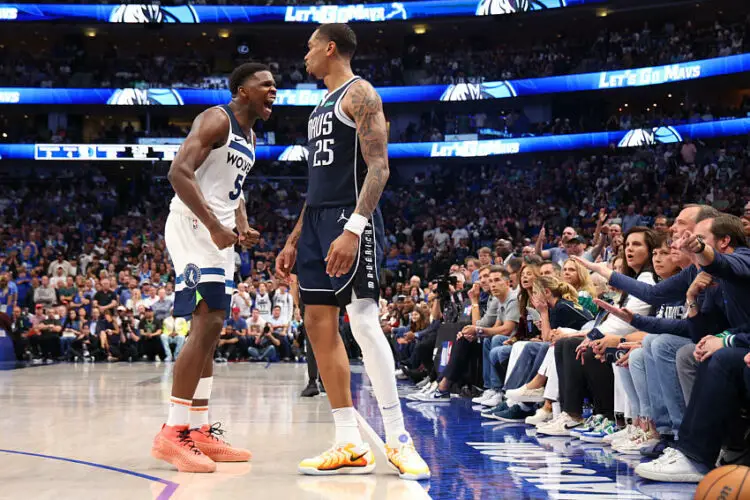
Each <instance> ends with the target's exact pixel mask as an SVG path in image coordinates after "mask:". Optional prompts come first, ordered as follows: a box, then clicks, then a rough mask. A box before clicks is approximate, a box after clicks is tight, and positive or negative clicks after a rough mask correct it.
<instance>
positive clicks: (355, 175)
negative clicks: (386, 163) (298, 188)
mask: <svg viewBox="0 0 750 500" xmlns="http://www.w3.org/2000/svg"><path fill="white" fill-rule="evenodd" d="M358 80H359V77H358V76H355V77H353V78H352V79H351V80H349V81H348V82H346V83H345V84H344V85H342V86H341V87H339V88H337V89H336V90H334V91H333V92H331V93H329V94H327V95H326V97H325V98H324V99H323V100H322V101H321V102H320V104H318V106H317V107H316V108H315V109H314V110H313V112H312V114H311V115H310V120H309V121H308V122H307V148H308V157H307V167H308V171H309V174H308V175H309V184H308V189H307V206H308V207H311V208H329V207H344V206H354V205H356V204H357V199H358V197H359V191H360V189H361V188H362V183H363V182H364V180H365V175H366V174H367V165H366V164H365V161H364V158H363V157H362V152H361V151H360V148H359V138H358V137H357V128H356V125H355V123H354V121H353V120H352V119H351V118H349V117H348V116H347V115H346V114H345V113H344V111H343V110H342V109H341V102H342V100H343V98H344V95H345V94H346V92H347V91H348V90H349V88H351V86H352V84H354V82H356V81H358Z"/></svg>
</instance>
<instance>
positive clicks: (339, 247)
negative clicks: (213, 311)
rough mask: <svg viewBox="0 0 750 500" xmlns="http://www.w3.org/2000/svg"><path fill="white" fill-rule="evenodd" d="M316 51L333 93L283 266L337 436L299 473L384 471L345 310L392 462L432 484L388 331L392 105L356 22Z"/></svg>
mask: <svg viewBox="0 0 750 500" xmlns="http://www.w3.org/2000/svg"><path fill="white" fill-rule="evenodd" d="M308 48H309V51H308V53H307V55H306V56H305V66H306V67H307V71H308V73H310V74H311V75H314V76H315V77H316V78H319V79H322V80H323V81H324V83H325V85H326V87H327V88H328V94H327V95H326V96H325V97H324V98H323V100H322V101H321V102H320V104H318V106H317V107H316V108H315V110H314V111H313V112H312V114H311V115H310V120H309V122H308V150H309V155H308V171H309V186H308V190H307V201H306V204H305V207H304V208H303V210H302V214H301V215H300V218H299V220H298V221H297V225H296V226H295V228H294V230H293V231H292V234H291V235H290V236H289V238H288V240H287V242H286V245H285V247H284V249H283V250H282V252H281V253H280V254H279V256H278V257H277V259H276V270H277V272H278V273H279V274H280V275H282V276H288V275H289V273H290V272H291V270H292V267H293V266H294V265H295V263H296V267H297V274H298V279H299V288H300V295H301V299H302V302H303V303H304V304H305V327H306V329H307V333H308V336H309V339H310V341H311V342H312V346H313V350H314V352H315V357H316V359H317V361H318V367H319V369H320V373H321V376H322V377H323V383H324V384H325V387H326V391H327V393H328V399H329V401H330V403H331V407H332V409H333V418H334V421H335V424H336V438H335V443H334V445H333V447H331V448H330V449H328V450H326V451H324V452H323V453H321V454H320V455H318V456H317V457H314V458H310V459H306V460H303V461H302V462H301V463H300V464H299V471H300V472H301V473H303V474H310V475H327V474H367V473H370V472H372V471H373V470H374V468H375V461H374V457H373V454H372V451H371V450H370V448H369V447H368V445H367V444H366V443H365V442H364V441H363V440H362V436H361V435H360V433H359V428H358V425H357V419H356V412H355V410H354V407H353V405H352V396H351V389H350V371H349V360H348V359H347V355H346V350H345V349H344V345H343V342H342V341H341V338H340V336H339V333H338V316H339V308H341V307H345V308H346V311H347V313H348V315H349V319H350V321H351V327H352V333H353V334H354V337H355V339H356V340H357V342H358V343H359V345H360V347H361V348H362V356H363V358H364V364H365V369H366V370H367V374H368V375H369V377H370V380H371V381H372V387H373V390H374V392H375V397H376V398H377V400H378V405H379V406H380V411H381V415H382V417H383V424H384V427H385V432H386V454H387V456H388V461H389V464H390V465H391V467H392V468H394V469H395V470H396V471H397V472H398V473H399V476H400V477H401V478H403V479H415V480H418V479H427V478H429V477H430V470H429V468H428V467H427V464H426V463H425V462H424V460H422V458H421V457H420V456H419V454H418V453H417V451H416V449H415V448H414V443H413V442H412V439H411V437H410V436H409V434H408V433H407V432H406V430H405V428H404V417H403V414H402V413H401V404H400V401H399V398H398V393H397V391H396V381H395V378H394V376H393V366H394V360H393V354H392V353H391V350H390V347H389V346H388V342H387V340H386V338H385V335H384V334H383V331H382V329H381V328H380V318H379V306H378V298H379V294H380V286H379V272H380V269H379V266H380V263H381V262H382V261H383V246H384V240H385V237H384V229H383V218H382V215H381V214H380V210H379V209H378V202H379V200H380V196H381V194H382V193H383V188H384V187H385V184H386V181H387V180H388V175H389V170H388V151H387V146H388V138H387V132H386V123H385V116H384V114H383V104H382V102H381V100H380V96H379V95H378V94H377V92H376V91H375V89H374V88H373V87H372V85H370V84H369V83H368V82H366V81H364V80H362V79H361V78H359V77H357V76H355V75H354V74H353V73H352V69H351V58H352V55H353V54H354V51H355V49H356V48H357V38H356V36H355V34H354V32H353V31H352V29H351V28H350V27H349V26H347V25H346V24H338V23H336V24H324V25H322V26H320V27H319V28H318V29H317V30H316V31H315V33H313V35H312V36H311V37H310V40H309V41H308Z"/></svg>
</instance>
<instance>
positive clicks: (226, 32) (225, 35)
mask: <svg viewBox="0 0 750 500" xmlns="http://www.w3.org/2000/svg"><path fill="white" fill-rule="evenodd" d="M219 38H229V30H228V29H223V28H222V29H220V30H219Z"/></svg>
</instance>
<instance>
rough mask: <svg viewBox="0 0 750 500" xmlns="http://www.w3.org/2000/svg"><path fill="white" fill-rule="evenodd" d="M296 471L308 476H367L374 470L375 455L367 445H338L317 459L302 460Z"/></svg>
mask: <svg viewBox="0 0 750 500" xmlns="http://www.w3.org/2000/svg"><path fill="white" fill-rule="evenodd" d="M297 470H299V472H300V473H302V474H306V475H309V476H328V475H334V474H369V473H371V472H372V471H374V470H375V455H373V454H372V450H370V446H369V445H368V444H367V443H362V444H361V445H356V444H354V443H345V444H338V445H333V446H332V447H331V448H329V449H328V450H326V451H324V452H323V453H321V454H320V455H318V456H317V457H313V458H306V459H304V460H303V461H302V462H300V464H299V466H298V467H297Z"/></svg>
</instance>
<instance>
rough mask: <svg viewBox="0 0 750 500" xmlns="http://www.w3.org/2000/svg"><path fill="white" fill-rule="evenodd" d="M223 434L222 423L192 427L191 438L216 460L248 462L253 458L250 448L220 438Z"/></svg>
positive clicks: (198, 446) (205, 453)
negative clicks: (234, 444)
mask: <svg viewBox="0 0 750 500" xmlns="http://www.w3.org/2000/svg"><path fill="white" fill-rule="evenodd" d="M223 434H224V431H223V430H222V428H221V424H220V423H216V424H213V425H203V426H201V427H200V428H199V429H190V438H191V439H192V440H193V441H194V442H195V446H196V447H197V448H198V449H199V450H201V451H202V452H203V454H204V455H206V456H207V457H208V458H210V459H211V460H213V461H214V462H248V461H249V460H250V459H251V458H252V456H253V455H252V453H250V452H249V451H248V450H245V449H243V448H235V447H233V446H232V445H230V444H229V443H227V442H226V441H224V440H223V439H221V438H219V436H221V435H223Z"/></svg>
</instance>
